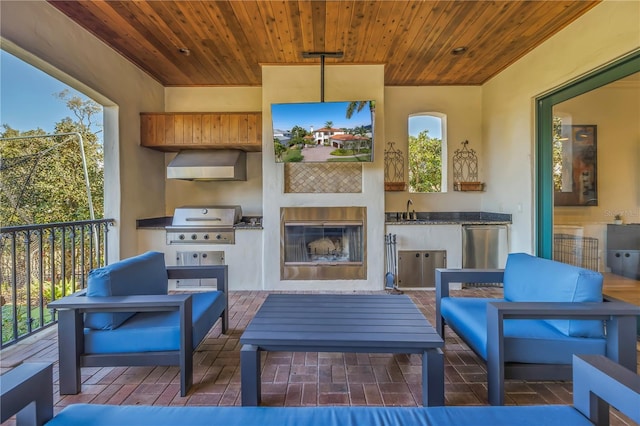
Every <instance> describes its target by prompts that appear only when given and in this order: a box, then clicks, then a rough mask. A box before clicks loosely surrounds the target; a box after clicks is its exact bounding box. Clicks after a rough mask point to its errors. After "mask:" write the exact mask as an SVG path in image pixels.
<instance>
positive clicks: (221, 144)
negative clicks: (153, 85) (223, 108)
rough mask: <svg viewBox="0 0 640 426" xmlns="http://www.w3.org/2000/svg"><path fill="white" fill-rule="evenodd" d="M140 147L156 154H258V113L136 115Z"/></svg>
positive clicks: (149, 113)
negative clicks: (190, 151) (202, 151)
mask: <svg viewBox="0 0 640 426" xmlns="http://www.w3.org/2000/svg"><path fill="white" fill-rule="evenodd" d="M140 144H141V145H142V146H145V147H147V148H153V149H157V150H160V151H181V150H183V149H240V150H243V151H262V113H261V112H194V113H189V112H186V113H185V112H180V113H151V112H143V113H140Z"/></svg>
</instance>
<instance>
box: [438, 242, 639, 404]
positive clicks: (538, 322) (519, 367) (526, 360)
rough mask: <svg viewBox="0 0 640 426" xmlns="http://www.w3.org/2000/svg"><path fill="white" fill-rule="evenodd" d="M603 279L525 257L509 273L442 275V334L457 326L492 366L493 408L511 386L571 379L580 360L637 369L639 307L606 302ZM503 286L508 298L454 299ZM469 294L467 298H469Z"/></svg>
mask: <svg viewBox="0 0 640 426" xmlns="http://www.w3.org/2000/svg"><path fill="white" fill-rule="evenodd" d="M602 278H603V277H602V274H600V273H598V272H594V271H590V270H588V269H583V268H579V267H576V266H572V265H568V264H565V263H561V262H556V261H553V260H548V259H542V258H539V257H535V256H531V255H528V254H525V253H512V254H510V255H509V256H508V259H507V264H506V267H505V269H504V270H501V269H494V270H482V269H437V270H436V329H437V330H438V333H439V334H440V336H442V337H443V338H444V325H445V324H446V325H448V326H449V327H451V328H452V329H453V330H454V331H455V332H456V334H457V335H458V336H460V338H462V340H464V341H465V343H467V344H468V345H469V347H470V348H471V349H472V350H473V351H474V352H475V353H476V354H478V356H480V357H481V358H482V359H483V360H485V361H486V363H487V385H488V396H489V403H491V404H492V405H502V404H503V403H504V379H505V378H515V379H525V380H526V379H536V380H567V379H570V378H571V360H572V356H573V354H592V355H604V356H606V357H608V358H611V359H613V360H614V361H617V362H618V363H620V364H621V365H623V366H625V367H627V368H629V369H630V370H633V371H635V370H636V357H637V353H636V332H635V323H636V316H637V315H638V314H640V307H637V306H634V305H631V304H627V303H624V302H620V301H615V302H614V301H606V300H605V299H604V298H603V295H602ZM460 282H462V283H466V282H471V283H503V292H504V295H503V297H502V298H477V297H452V296H451V295H450V294H449V285H450V284H451V283H460ZM462 293H463V292H462V291H461V292H460V295H462Z"/></svg>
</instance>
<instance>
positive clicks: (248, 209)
mask: <svg viewBox="0 0 640 426" xmlns="http://www.w3.org/2000/svg"><path fill="white" fill-rule="evenodd" d="M261 110H262V88H260V87H167V88H166V89H165V111H166V112H220V111H224V112H248V111H261ZM174 157H175V154H173V153H170V154H166V158H165V160H166V164H169V161H171V160H172V159H173V158H174ZM236 204H237V205H240V206H242V213H243V214H244V215H250V216H260V215H262V154H261V153H259V152H249V153H247V180H246V181H238V182H226V181H218V182H216V181H212V182H188V181H182V180H167V181H166V214H167V215H169V216H170V215H172V214H173V211H174V209H175V208H176V207H179V206H184V205H236Z"/></svg>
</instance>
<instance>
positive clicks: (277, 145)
mask: <svg viewBox="0 0 640 426" xmlns="http://www.w3.org/2000/svg"><path fill="white" fill-rule="evenodd" d="M273 147H274V152H275V154H276V158H277V159H281V158H282V154H284V153H285V152H287V147H286V146H284V145H282V143H281V142H280V139H278V138H273Z"/></svg>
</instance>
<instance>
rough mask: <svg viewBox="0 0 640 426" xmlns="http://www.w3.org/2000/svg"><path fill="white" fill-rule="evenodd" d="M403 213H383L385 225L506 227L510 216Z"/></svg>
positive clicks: (467, 213) (499, 214)
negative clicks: (407, 214) (409, 217)
mask: <svg viewBox="0 0 640 426" xmlns="http://www.w3.org/2000/svg"><path fill="white" fill-rule="evenodd" d="M405 215H406V213H405V212H387V213H385V225H508V224H510V223H511V215H510V214H506V213H488V212H415V214H414V213H413V212H412V213H411V219H410V220H409V219H406V218H405V217H404V216H405Z"/></svg>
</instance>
